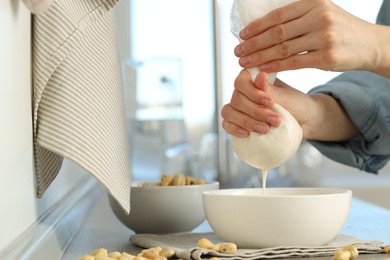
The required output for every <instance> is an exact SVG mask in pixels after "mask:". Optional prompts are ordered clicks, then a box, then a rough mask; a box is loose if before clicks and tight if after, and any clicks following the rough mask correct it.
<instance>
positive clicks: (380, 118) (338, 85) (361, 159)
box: [309, 71, 390, 173]
mask: <svg viewBox="0 0 390 260" xmlns="http://www.w3.org/2000/svg"><path fill="white" fill-rule="evenodd" d="M309 93H310V94H312V93H325V94H329V95H331V96H333V97H334V98H335V99H336V100H338V101H339V102H340V104H341V105H342V106H343V107H344V109H345V111H346V112H347V114H348V115H349V116H350V118H351V119H352V121H353V123H354V124H355V125H356V126H357V128H358V129H359V132H360V134H359V135H358V136H356V137H354V138H353V139H351V140H350V141H347V142H320V141H310V143H311V144H312V145H314V146H315V147H316V148H317V149H318V150H319V151H320V152H321V153H322V154H324V155H325V156H327V157H328V158H330V159H332V160H334V161H337V162H340V163H343V164H345V165H349V166H352V167H355V168H358V169H360V170H363V171H366V172H371V173H377V172H378V171H379V170H380V169H381V168H382V167H383V166H385V165H386V163H387V162H388V160H389V159H390V79H388V78H384V77H382V76H379V75H377V74H374V73H371V72H364V71H350V72H345V73H343V74H341V75H340V76H338V77H336V78H335V79H333V80H331V81H330V82H328V83H327V84H325V85H322V86H319V87H316V88H313V89H312V90H310V91H309ZM335 130H336V131H337V129H335Z"/></svg>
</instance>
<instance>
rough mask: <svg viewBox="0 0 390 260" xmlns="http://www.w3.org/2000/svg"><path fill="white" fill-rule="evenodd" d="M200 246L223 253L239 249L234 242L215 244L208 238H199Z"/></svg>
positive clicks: (234, 251)
mask: <svg viewBox="0 0 390 260" xmlns="http://www.w3.org/2000/svg"><path fill="white" fill-rule="evenodd" d="M198 247H200V248H205V249H211V250H214V251H217V252H219V253H223V254H234V253H236V251H237V245H236V244H234V243H219V244H214V243H213V242H211V241H210V240H208V239H207V238H201V239H199V240H198Z"/></svg>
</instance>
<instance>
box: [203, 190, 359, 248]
mask: <svg viewBox="0 0 390 260" xmlns="http://www.w3.org/2000/svg"><path fill="white" fill-rule="evenodd" d="M351 200H352V192H351V191H350V190H346V189H337V188H266V189H265V194H263V190H262V189H261V188H243V189H221V190H217V191H208V192H205V193H204V194H203V206H204V209H205V212H206V217H207V220H208V222H209V224H210V226H211V227H212V229H213V230H214V231H215V233H216V234H217V235H218V236H220V237H221V238H222V239H223V240H225V241H226V242H233V243H235V244H236V245H237V246H238V247H239V248H268V247H275V246H321V245H324V244H326V243H327V242H329V241H330V240H332V239H333V238H334V237H335V236H336V235H337V234H338V232H339V231H340V230H341V228H342V227H343V226H344V224H345V222H346V220H347V218H348V215H349V210H350V207H351Z"/></svg>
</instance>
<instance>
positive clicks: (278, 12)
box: [271, 8, 284, 22]
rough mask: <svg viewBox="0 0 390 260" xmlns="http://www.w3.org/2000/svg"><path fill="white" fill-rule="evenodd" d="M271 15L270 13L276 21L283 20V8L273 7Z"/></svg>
mask: <svg viewBox="0 0 390 260" xmlns="http://www.w3.org/2000/svg"><path fill="white" fill-rule="evenodd" d="M271 12H272V13H271V15H272V18H273V19H274V20H275V21H276V22H282V21H283V18H284V10H283V8H276V9H274V10H273V11H271Z"/></svg>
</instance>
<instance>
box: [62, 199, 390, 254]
mask: <svg viewBox="0 0 390 260" xmlns="http://www.w3.org/2000/svg"><path fill="white" fill-rule="evenodd" d="M210 230H211V229H210V227H209V225H208V224H207V222H205V223H203V224H202V225H200V226H199V227H198V228H196V229H195V230H194V232H208V231H210ZM340 233H342V234H348V235H351V236H354V237H357V238H360V239H363V240H381V241H383V242H384V244H390V210H388V209H385V208H382V207H379V206H376V205H374V204H371V203H368V202H364V201H362V200H358V199H353V202H352V208H351V212H350V216H349V219H348V220H347V223H346V225H345V226H344V228H343V229H342V231H341V232H340ZM132 234H134V232H133V231H131V230H129V229H128V228H126V227H125V226H124V225H122V224H121V223H120V222H119V221H118V220H117V219H116V217H115V215H114V214H113V213H112V211H111V209H110V206H109V204H108V199H107V195H106V194H105V192H102V193H101V196H100V198H99V199H98V200H97V201H96V204H95V205H94V206H93V207H92V209H91V210H90V212H89V215H88V217H87V219H85V223H84V224H83V226H82V228H81V229H80V230H79V231H78V233H77V234H76V235H75V236H74V238H73V239H72V241H71V243H70V245H69V247H68V249H67V250H66V252H65V254H64V256H63V257H62V260H76V259H77V258H78V257H80V256H82V255H85V254H88V253H89V252H91V251H93V250H95V249H97V248H101V247H104V248H106V249H108V250H109V251H120V252H122V251H126V252H129V253H132V254H137V253H138V252H139V251H140V248H137V247H135V246H134V245H132V244H131V243H130V241H129V237H130V235H132ZM387 258H389V259H390V255H385V254H379V255H372V254H370V255H360V256H359V258H358V260H359V259H362V260H363V259H382V260H386V259H387ZM290 259H302V260H309V259H316V260H319V259H330V258H329V257H317V258H290Z"/></svg>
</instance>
